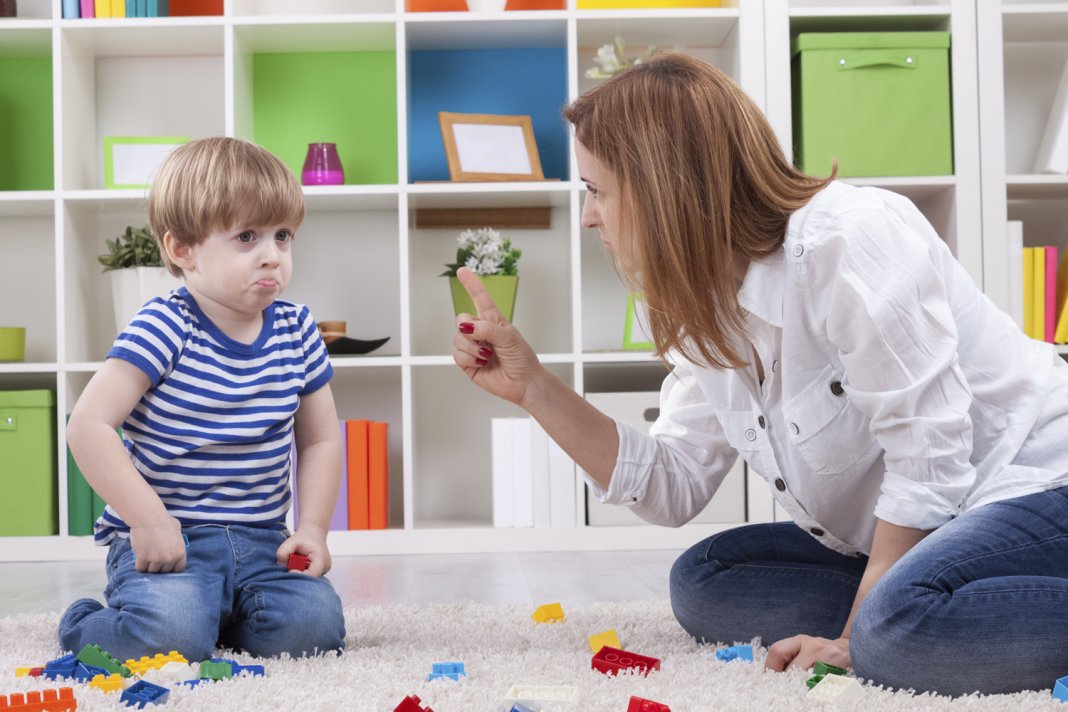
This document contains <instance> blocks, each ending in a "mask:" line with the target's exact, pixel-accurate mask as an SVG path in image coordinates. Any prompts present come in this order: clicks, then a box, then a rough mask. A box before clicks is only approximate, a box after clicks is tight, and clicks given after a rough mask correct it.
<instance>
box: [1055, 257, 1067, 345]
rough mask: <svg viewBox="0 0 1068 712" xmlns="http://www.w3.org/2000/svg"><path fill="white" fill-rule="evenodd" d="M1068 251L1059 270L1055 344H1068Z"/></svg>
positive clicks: (1061, 261) (1062, 258)
mask: <svg viewBox="0 0 1068 712" xmlns="http://www.w3.org/2000/svg"><path fill="white" fill-rule="evenodd" d="M1066 306H1068V250H1065V251H1064V252H1063V253H1062V254H1061V260H1060V266H1059V267H1058V268H1057V328H1056V329H1055V330H1054V332H1053V343H1055V344H1068V309H1065V307H1066Z"/></svg>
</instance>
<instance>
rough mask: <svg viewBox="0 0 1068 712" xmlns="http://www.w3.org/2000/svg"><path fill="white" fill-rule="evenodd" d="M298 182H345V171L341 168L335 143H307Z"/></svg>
mask: <svg viewBox="0 0 1068 712" xmlns="http://www.w3.org/2000/svg"><path fill="white" fill-rule="evenodd" d="M300 182H301V183H303V184H304V185H342V184H343V183H344V182H345V171H344V170H342V168H341V158H340V157H339V156H338V155H337V144H336V143H309V144H308V155H307V156H306V157H305V158H304V168H303V169H302V170H301V172H300Z"/></svg>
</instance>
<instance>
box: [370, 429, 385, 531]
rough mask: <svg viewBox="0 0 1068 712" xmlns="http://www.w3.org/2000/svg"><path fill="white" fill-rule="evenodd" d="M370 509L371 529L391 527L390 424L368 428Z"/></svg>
mask: <svg viewBox="0 0 1068 712" xmlns="http://www.w3.org/2000/svg"><path fill="white" fill-rule="evenodd" d="M367 474H368V509H369V510H370V516H369V521H370V528H371V529H387V528H388V527H389V423H376V422H373V421H372V422H371V423H370V424H369V425H368V427H367Z"/></svg>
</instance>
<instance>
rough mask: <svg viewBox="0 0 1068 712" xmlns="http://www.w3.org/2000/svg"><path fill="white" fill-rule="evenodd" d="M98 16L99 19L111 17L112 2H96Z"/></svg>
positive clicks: (108, 0) (103, 0)
mask: <svg viewBox="0 0 1068 712" xmlns="http://www.w3.org/2000/svg"><path fill="white" fill-rule="evenodd" d="M94 4H95V5H96V13H95V14H96V16H97V17H99V18H108V17H111V0H94Z"/></svg>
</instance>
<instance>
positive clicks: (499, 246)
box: [439, 227, 523, 321]
mask: <svg viewBox="0 0 1068 712" xmlns="http://www.w3.org/2000/svg"><path fill="white" fill-rule="evenodd" d="M457 241H458V242H459V244H460V246H459V248H457V250H456V261H455V262H453V263H452V264H446V265H445V267H446V270H445V271H444V272H442V273H441V275H439V276H441V277H448V278H449V287H450V289H451V290H452V306H453V309H454V310H455V312H456V314H463V313H465V312H466V313H468V314H477V311H476V310H475V305H474V303H473V302H472V301H471V297H470V296H469V295H468V294H467V290H466V289H464V287H463V285H462V284H460V280H458V279H457V278H456V270H458V269H460V268H461V267H467V268H468V269H470V270H471V271H472V272H474V273H475V274H477V275H478V277H479V279H481V280H482V284H483V285H485V287H486V291H487V292H489V294H490V296H491V297H493V301H494V303H495V304H496V305H497V308H498V309H500V310H501V314H503V315H504V318H505V319H507V320H508V321H511V320H512V314H513V312H514V311H515V294H516V289H517V288H518V287H519V274H518V271H517V266H516V263H517V262H518V261H519V258H520V257H521V256H522V255H523V253H522V251H521V250H519V248H516V247H512V241H511V240H509V239H507V238H502V237H501V233H499V232H497V231H496V230H494V229H493V228H491V227H484V228H481V229H479V230H464V231H463V232H462V233H460V237H459V239H458V240H457Z"/></svg>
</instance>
